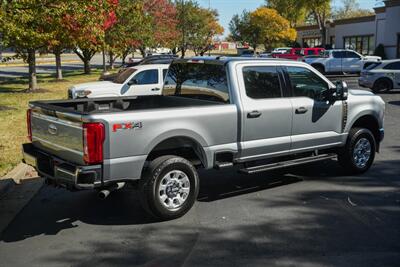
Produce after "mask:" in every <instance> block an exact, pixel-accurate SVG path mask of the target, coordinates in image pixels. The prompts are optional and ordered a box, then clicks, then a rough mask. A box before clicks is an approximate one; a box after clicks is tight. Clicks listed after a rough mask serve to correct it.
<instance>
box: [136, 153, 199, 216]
mask: <svg viewBox="0 0 400 267" xmlns="http://www.w3.org/2000/svg"><path fill="white" fill-rule="evenodd" d="M139 190H140V195H141V197H140V199H141V202H142V205H143V207H144V208H145V209H146V210H147V211H148V212H149V213H150V214H152V215H153V216H155V217H157V218H158V219H162V220H170V219H175V218H178V217H181V216H183V215H184V214H185V213H186V212H188V211H189V210H190V208H191V207H192V206H193V204H194V202H195V201H196V198H197V195H198V193H199V177H198V174H197V171H196V169H195V168H194V166H193V165H192V164H191V163H190V162H189V161H187V160H186V159H184V158H181V157H178V156H173V155H169V156H162V157H159V158H156V159H155V160H153V161H152V162H151V163H150V166H149V168H148V169H147V170H146V172H145V174H144V177H143V178H142V181H141V182H140V184H139Z"/></svg>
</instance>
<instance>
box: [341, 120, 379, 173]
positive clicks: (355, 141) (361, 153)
mask: <svg viewBox="0 0 400 267" xmlns="http://www.w3.org/2000/svg"><path fill="white" fill-rule="evenodd" d="M375 151H376V142H375V137H374V135H373V134H372V133H371V131H370V130H368V129H365V128H353V129H351V130H350V132H349V137H348V139H347V143H346V146H345V147H344V149H343V151H341V152H340V153H339V154H338V159H339V163H340V164H341V165H342V166H343V167H344V168H345V169H346V171H348V172H349V173H352V174H358V173H363V172H366V171H367V170H368V169H369V168H370V167H371V165H372V163H373V161H374V158H375Z"/></svg>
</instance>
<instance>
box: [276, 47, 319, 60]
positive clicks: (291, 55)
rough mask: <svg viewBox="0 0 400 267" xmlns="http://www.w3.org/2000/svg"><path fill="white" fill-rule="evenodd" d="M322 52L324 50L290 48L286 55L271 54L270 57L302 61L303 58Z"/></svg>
mask: <svg viewBox="0 0 400 267" xmlns="http://www.w3.org/2000/svg"><path fill="white" fill-rule="evenodd" d="M323 51H325V49H324V48H292V49H290V50H289V51H288V52H287V53H283V54H282V53H276V54H272V57H274V58H285V59H292V60H302V59H303V57H304V56H311V55H319V54H320V53H322V52H323Z"/></svg>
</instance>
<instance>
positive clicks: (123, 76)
mask: <svg viewBox="0 0 400 267" xmlns="http://www.w3.org/2000/svg"><path fill="white" fill-rule="evenodd" d="M135 71H136V69H134V68H128V69H126V70H124V71H122V72H120V73H118V75H117V77H115V78H114V80H113V83H120V84H122V83H124V82H125V81H126V79H128V78H129V77H130V76H131V75H132V73H134V72H135Z"/></svg>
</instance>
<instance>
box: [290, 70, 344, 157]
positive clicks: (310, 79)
mask: <svg viewBox="0 0 400 267" xmlns="http://www.w3.org/2000/svg"><path fill="white" fill-rule="evenodd" d="M286 71H287V73H288V75H287V76H288V77H289V81H290V85H291V88H292V97H290V101H291V103H292V106H293V110H292V113H293V124H292V135H291V140H292V145H291V152H300V151H306V150H314V149H319V148H323V147H326V146H329V145H333V144H338V143H340V142H341V131H342V102H341V101H336V102H333V103H332V102H329V101H326V100H324V98H323V97H322V96H323V95H324V93H326V92H327V90H328V89H329V88H330V87H332V86H333V85H332V84H330V83H329V82H328V81H327V80H325V79H324V78H323V77H322V76H320V75H318V74H317V73H315V72H314V71H312V70H311V69H310V68H308V67H300V66H299V67H297V66H296V67H289V66H288V67H286Z"/></svg>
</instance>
